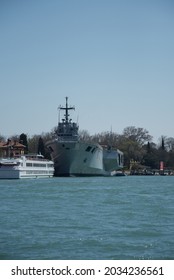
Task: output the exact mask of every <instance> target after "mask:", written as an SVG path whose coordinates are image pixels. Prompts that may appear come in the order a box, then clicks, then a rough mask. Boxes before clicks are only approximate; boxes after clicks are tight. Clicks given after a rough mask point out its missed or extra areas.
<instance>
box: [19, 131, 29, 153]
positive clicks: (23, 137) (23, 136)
mask: <svg viewBox="0 0 174 280" xmlns="http://www.w3.org/2000/svg"><path fill="white" fill-rule="evenodd" d="M19 142H20V143H21V144H22V145H24V146H25V149H24V152H25V153H26V154H27V153H28V140H27V135H26V134H24V133H22V134H21V135H20V137H19Z"/></svg>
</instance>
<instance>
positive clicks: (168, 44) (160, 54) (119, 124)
mask: <svg viewBox="0 0 174 280" xmlns="http://www.w3.org/2000/svg"><path fill="white" fill-rule="evenodd" d="M0 34H1V35H0V55H1V59H0V134H1V135H4V136H6V137H9V136H11V135H14V134H21V133H23V132H24V133H26V134H28V135H29V136H31V135H34V134H40V133H42V132H49V131H51V129H52V128H53V127H54V126H56V124H57V116H58V112H57V107H58V106H59V105H60V104H62V105H64V102H65V96H68V97H69V102H70V105H75V106H76V111H75V113H73V119H74V120H75V121H76V120H77V118H78V120H79V126H80V129H81V130H83V129H84V130H88V131H89V133H90V134H94V133H99V132H102V131H110V129H111V127H112V131H113V132H117V133H122V131H123V129H124V128H125V127H127V126H136V127H143V128H145V129H147V130H148V131H149V133H150V134H151V135H152V136H153V137H154V139H153V140H154V142H156V139H158V138H159V137H160V136H161V135H165V136H167V137H174V126H173V120H174V1H173V0H163V1H162V0H30V1H23V0H1V1H0Z"/></svg>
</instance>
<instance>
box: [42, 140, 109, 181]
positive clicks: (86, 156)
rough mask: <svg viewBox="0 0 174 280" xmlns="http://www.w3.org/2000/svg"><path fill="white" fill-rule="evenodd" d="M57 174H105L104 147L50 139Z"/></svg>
mask: <svg viewBox="0 0 174 280" xmlns="http://www.w3.org/2000/svg"><path fill="white" fill-rule="evenodd" d="M47 146H48V148H49V150H50V152H51V157H52V160H53V161H54V168H55V176H103V175H105V171H104V169H103V148H102V147H101V146H100V145H98V144H91V143H83V142H73V141H72V142H71V141H67V142H59V141H57V140H55V141H50V142H48V143H47Z"/></svg>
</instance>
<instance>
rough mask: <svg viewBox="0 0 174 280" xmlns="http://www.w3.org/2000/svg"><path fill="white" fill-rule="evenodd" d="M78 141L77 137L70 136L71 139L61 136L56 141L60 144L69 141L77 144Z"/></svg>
mask: <svg viewBox="0 0 174 280" xmlns="http://www.w3.org/2000/svg"><path fill="white" fill-rule="evenodd" d="M78 139H79V137H78V136H72V137H69V136H67V137H66V136H63V137H61V136H58V141H60V142H69V141H72V142H77V141H78Z"/></svg>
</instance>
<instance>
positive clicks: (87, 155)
mask: <svg viewBox="0 0 174 280" xmlns="http://www.w3.org/2000/svg"><path fill="white" fill-rule="evenodd" d="M59 109H60V110H64V111H65V114H64V116H65V118H63V119H62V121H59V123H58V127H57V134H56V137H55V138H54V139H53V140H51V141H48V142H47V143H46V145H47V147H48V149H49V151H50V154H51V158H52V160H53V161H54V168H55V176H108V175H111V174H112V172H113V171H114V170H118V169H120V168H122V167H123V153H122V152H121V151H119V150H118V149H117V150H116V149H115V150H114V149H111V148H110V149H105V148H103V147H102V146H101V145H99V144H98V143H88V142H83V141H81V140H80V139H79V135H78V129H79V127H78V125H77V123H74V122H72V119H70V118H69V111H70V110H75V107H71V106H70V107H69V106H68V97H66V106H65V107H62V106H60V107H59Z"/></svg>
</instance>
